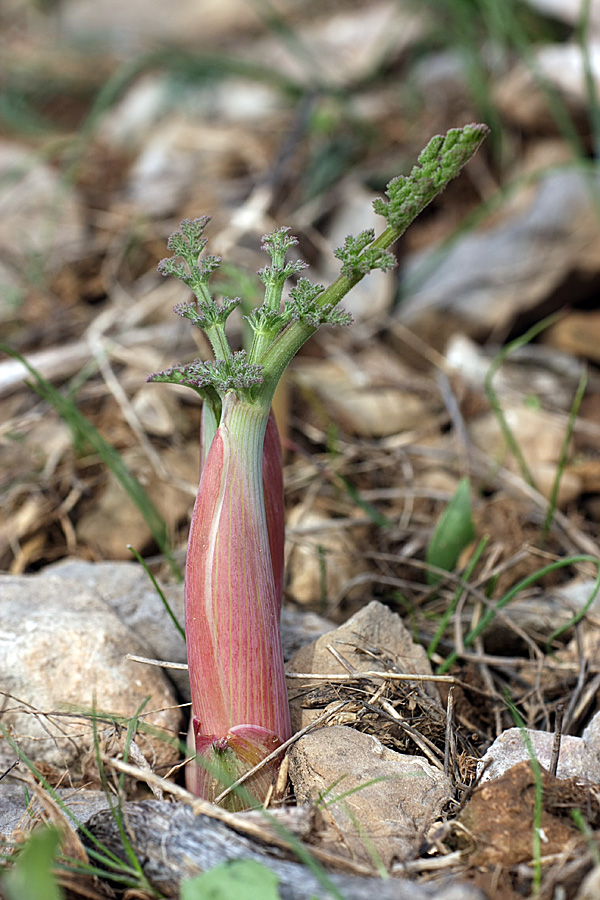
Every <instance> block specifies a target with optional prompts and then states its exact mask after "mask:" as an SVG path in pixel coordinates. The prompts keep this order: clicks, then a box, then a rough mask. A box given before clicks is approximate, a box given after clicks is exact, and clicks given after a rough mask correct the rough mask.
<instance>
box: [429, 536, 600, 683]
mask: <svg viewBox="0 0 600 900" xmlns="http://www.w3.org/2000/svg"><path fill="white" fill-rule="evenodd" d="M583 562H590V563H593V565H595V566H596V568H597V570H598V575H597V576H596V581H595V583H594V587H593V590H592V593H591V595H590V598H589V600H588V601H587V603H586V604H585V606H584V607H583V608H582V609H580V610H579V612H578V613H576V615H574V616H573V618H572V619H571V620H570V621H569V622H567V624H566V625H563V626H562V627H561V628H558V629H557V630H556V631H555V632H554V633H553V634H552V635H550V637H549V638H548V641H547V644H546V648H549V646H550V644H551V643H552V641H553V640H555V639H556V638H557V637H559V636H560V635H561V634H563V633H564V632H565V631H568V630H569V628H572V627H573V626H574V625H576V624H577V622H580V621H581V619H583V617H584V616H585V614H586V613H587V611H588V610H589V608H590V606H591V605H592V603H593V602H594V600H595V599H596V596H597V594H598V591H600V559H597V558H596V557H595V556H590V555H589V554H588V553H581V554H579V555H578V556H567V557H565V558H564V559H559V560H556V562H553V563H550V564H549V565H547V566H544V567H543V568H542V569H538V570H537V572H533V573H532V574H531V575H527V577H525V578H522V579H521V581H519V582H518V583H517V584H516V585H515V586H514V587H512V588H511V589H510V591H508V592H507V593H506V594H504V596H503V597H501V598H500V600H498V602H497V603H496V605H495V606H494V607H493V608H492V609H488V610H487V612H486V613H485V614H484V615H483V616H482V617H481V619H480V620H479V622H478V623H477V625H476V626H475V628H472V629H471V631H469V633H468V634H467V635H466V636H465V638H464V640H463V645H464V646H465V647H470V646H472V644H473V643H474V642H475V641H476V640H477V638H478V637H479V636H480V635H481V634H483V632H484V631H485V629H486V628H487V627H488V625H489V624H490V622H491V621H492V620H493V619H494V618H495V616H496V613H497V612H499V611H500V610H501V609H504V607H505V606H506V605H507V603H510V601H511V600H514V598H515V597H516V596H517V594H518V593H520V592H521V591H523V590H525V588H528V587H531V585H532V584H535V583H536V581H540V579H542V578H544V577H545V576H546V575H549V574H550V573H551V572H556V571H557V570H558V569H564V568H565V567H566V566H573V565H577V563H583ZM457 659H458V651H457V650H453V651H452V653H451V654H450V656H449V657H448V658H447V659H446V661H445V662H444V663H442V665H441V666H438V669H437V673H436V674H438V675H444V674H445V673H446V672H448V670H449V669H450V668H451V667H452V666H453V665H454V663H455V662H456V661H457Z"/></svg>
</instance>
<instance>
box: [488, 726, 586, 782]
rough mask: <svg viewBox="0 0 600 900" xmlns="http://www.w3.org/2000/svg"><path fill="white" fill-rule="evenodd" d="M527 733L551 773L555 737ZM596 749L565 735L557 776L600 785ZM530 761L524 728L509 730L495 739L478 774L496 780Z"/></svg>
mask: <svg viewBox="0 0 600 900" xmlns="http://www.w3.org/2000/svg"><path fill="white" fill-rule="evenodd" d="M588 727H589V726H588ZM525 732H526V734H527V736H528V737H529V740H530V741H531V744H532V746H533V750H534V753H535V755H536V757H537V760H538V762H539V763H540V765H541V766H543V767H544V768H545V769H548V770H549V769H550V760H551V758H552V745H553V742H554V735H553V734H552V732H550V731H534V730H533V729H531V728H527V729H526V730H525ZM590 734H591V732H590ZM595 746H596V745H594V746H590V745H589V744H588V743H587V741H586V740H584V738H580V737H574V736H573V735H570V734H565V735H563V736H562V740H561V743H560V755H559V757H558V767H557V770H556V777H557V778H558V779H565V778H575V779H577V781H579V782H581V783H584V784H585V783H590V782H591V783H592V784H600V756H599V755H598V753H597V751H596V750H595ZM529 758H530V757H529V752H528V750H527V745H526V744H525V741H524V739H523V735H522V733H521V729H520V728H508V729H507V730H506V731H503V732H502V734H501V735H500V736H499V737H497V738H496V740H495V741H494V743H493V744H492V746H491V747H489V749H488V750H487V751H486V753H485V754H484V756H483V757H482V758H481V759H480V760H479V761H478V763H477V772H478V774H479V773H481V772H483V774H482V775H481V781H482V782H485V781H493V780H495V779H497V778H500V777H501V776H502V775H504V773H505V772H507V771H508V770H509V769H511V768H512V767H513V766H516V765H517V763H520V762H527V761H528V760H529ZM484 767H486V768H485V771H483V770H484Z"/></svg>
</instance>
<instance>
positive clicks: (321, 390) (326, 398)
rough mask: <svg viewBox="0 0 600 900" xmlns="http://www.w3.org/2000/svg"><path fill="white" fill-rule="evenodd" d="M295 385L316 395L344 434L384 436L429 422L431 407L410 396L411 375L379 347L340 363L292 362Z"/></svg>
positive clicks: (394, 358) (321, 361) (420, 398)
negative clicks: (342, 429)
mask: <svg viewBox="0 0 600 900" xmlns="http://www.w3.org/2000/svg"><path fill="white" fill-rule="evenodd" d="M292 371H293V377H294V380H295V381H296V382H297V383H298V384H299V385H300V387H301V389H303V390H304V391H310V392H311V393H314V394H316V395H317V397H318V398H319V400H321V401H322V403H323V404H324V405H325V407H326V408H327V411H328V412H329V413H330V415H331V417H332V418H333V419H334V420H335V421H336V422H337V423H338V424H339V425H341V426H342V428H344V430H345V431H346V432H347V433H348V434H356V435H358V436H359V437H367V438H373V437H386V436H388V435H391V434H398V432H401V431H408V430H410V429H411V428H419V427H422V426H423V425H424V424H426V423H427V421H428V420H429V421H432V420H433V418H434V415H435V411H432V404H431V403H427V402H426V401H425V399H424V398H423V397H421V396H419V394H418V393H417V392H416V391H415V389H414V388H415V385H414V375H413V376H410V375H409V373H408V370H407V369H406V368H405V367H404V366H403V365H402V364H400V363H399V362H398V358H397V356H394V355H393V354H392V353H389V352H386V351H384V350H383V348H378V349H377V350H376V351H373V350H371V349H368V348H367V349H366V350H363V351H361V353H359V354H358V356H356V357H353V358H352V359H350V358H348V359H346V360H343V361H338V360H335V361H332V360H315V359H311V360H310V361H308V362H306V361H303V360H296V361H295V362H294V366H293V370H292Z"/></svg>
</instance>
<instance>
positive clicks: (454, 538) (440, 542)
mask: <svg viewBox="0 0 600 900" xmlns="http://www.w3.org/2000/svg"><path fill="white" fill-rule="evenodd" d="M474 537H475V526H474V524H473V516H472V514H471V488H470V484H469V479H468V478H462V479H461V480H460V482H459V484H458V487H457V489H456V493H455V494H454V496H453V498H452V500H451V501H450V503H449V504H448V506H447V507H446V509H445V510H444V512H443V513H442V515H441V516H440V519H439V521H438V523H437V525H436V528H435V531H434V533H433V537H432V538H431V541H430V543H429V547H428V548H427V555H426V559H427V562H428V563H429V565H431V566H435V567H436V568H438V569H445V570H446V571H447V572H452V571H453V569H454V568H455V566H456V563H457V562H458V558H459V556H460V554H461V553H462V551H463V550H464V549H465V547H467V546H468V545H469V544H470V543H471V541H472V540H473V538H474ZM441 577H442V576H441V575H438V574H436V573H435V572H428V573H427V583H428V584H432V585H433V584H437V583H438V581H441Z"/></svg>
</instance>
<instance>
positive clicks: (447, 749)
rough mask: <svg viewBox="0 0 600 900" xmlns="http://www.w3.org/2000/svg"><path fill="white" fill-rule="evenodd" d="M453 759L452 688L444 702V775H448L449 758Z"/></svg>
mask: <svg viewBox="0 0 600 900" xmlns="http://www.w3.org/2000/svg"><path fill="white" fill-rule="evenodd" d="M451 759H452V761H454V688H453V687H451V688H450V690H449V691H448V702H447V704H446V740H445V743H444V775H446V776H447V777H450V760H451ZM453 769H454V766H453ZM452 780H454V779H452Z"/></svg>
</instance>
